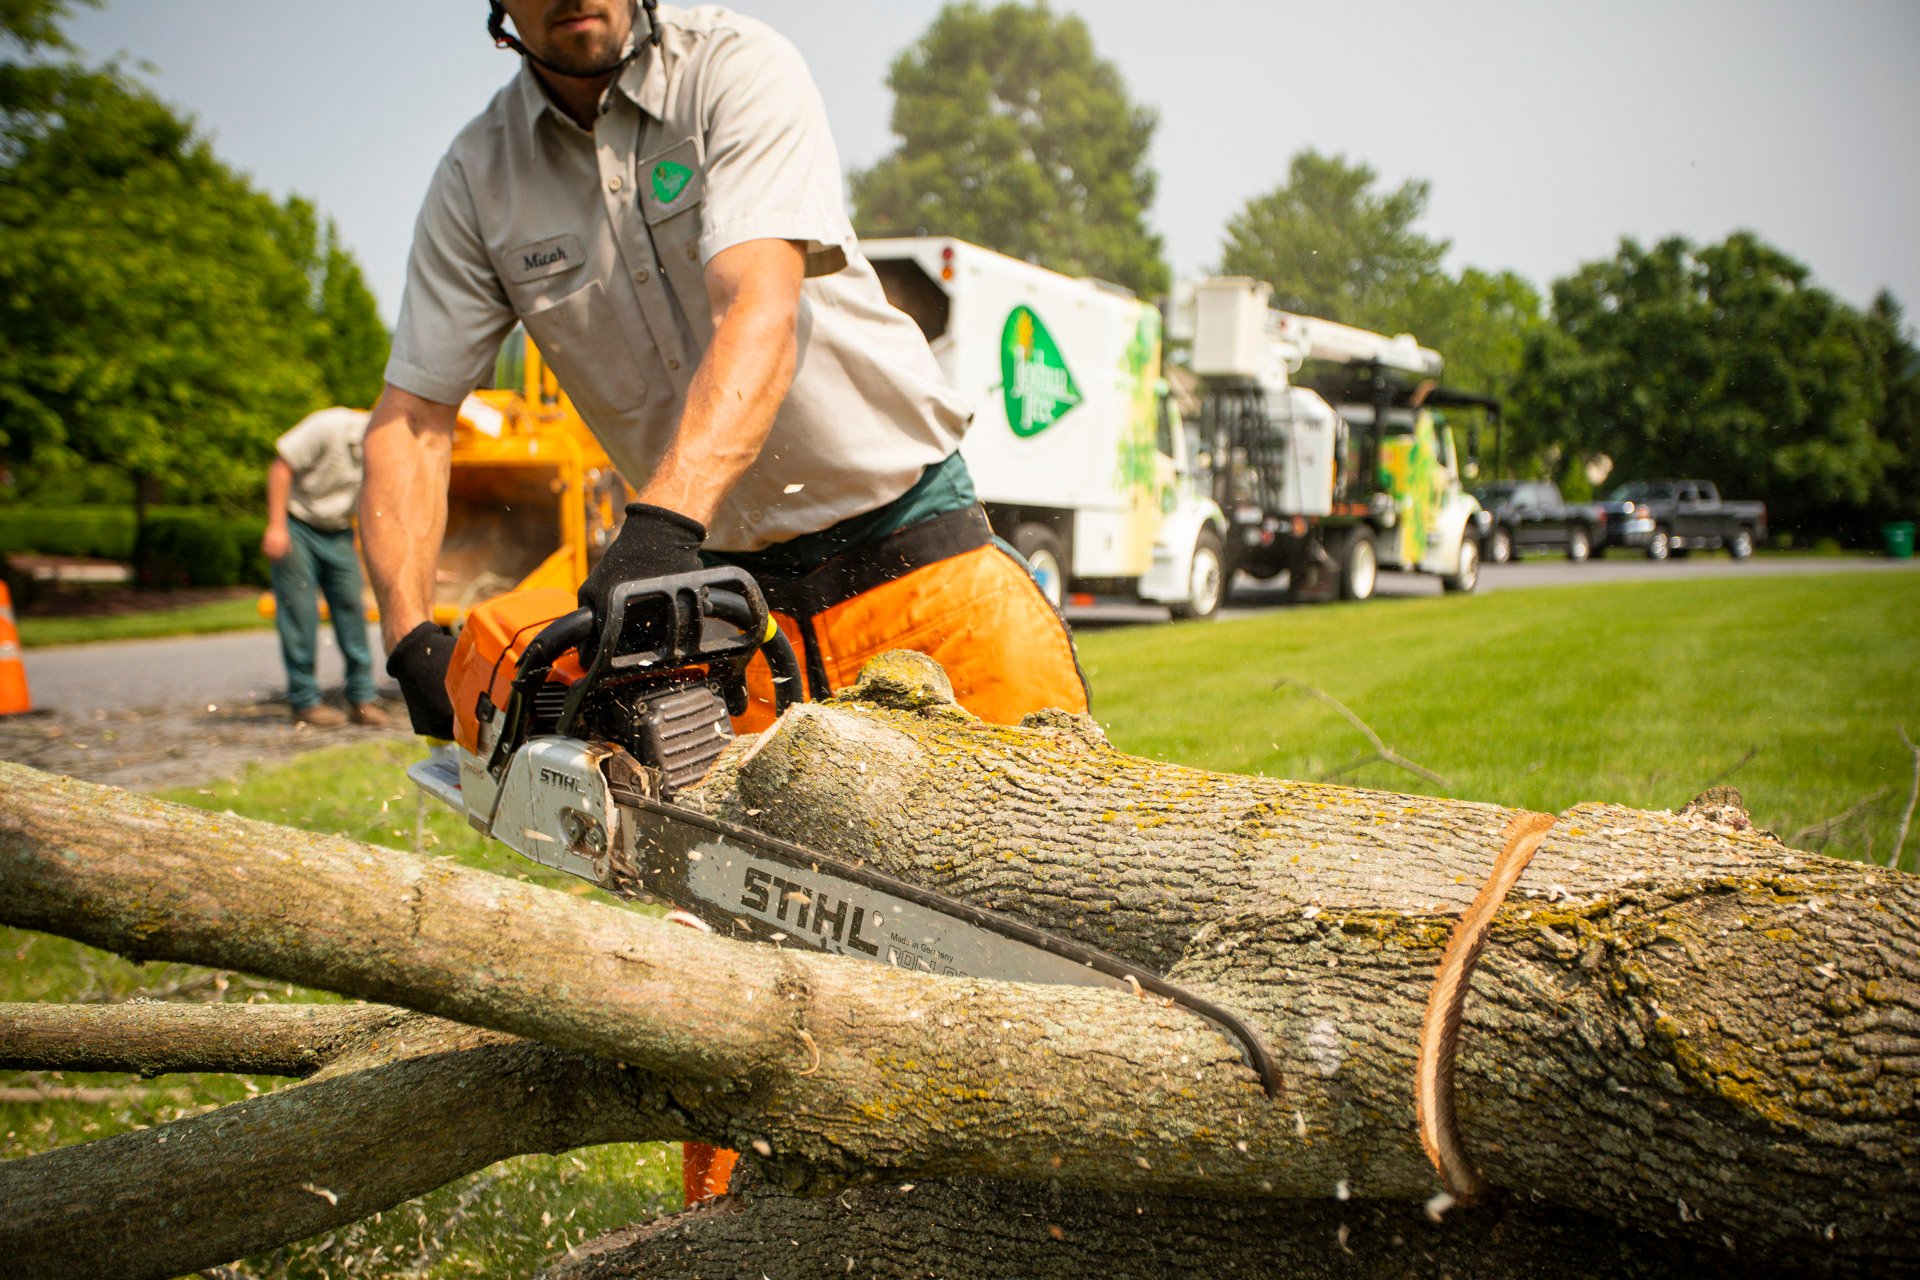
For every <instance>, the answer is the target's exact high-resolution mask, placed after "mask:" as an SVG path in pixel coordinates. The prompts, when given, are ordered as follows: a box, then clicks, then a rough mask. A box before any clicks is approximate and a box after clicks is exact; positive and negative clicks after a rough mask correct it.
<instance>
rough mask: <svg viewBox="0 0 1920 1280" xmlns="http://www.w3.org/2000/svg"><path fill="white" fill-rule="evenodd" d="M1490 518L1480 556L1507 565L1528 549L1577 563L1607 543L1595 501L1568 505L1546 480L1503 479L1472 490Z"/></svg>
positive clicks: (1603, 515) (1602, 514)
mask: <svg viewBox="0 0 1920 1280" xmlns="http://www.w3.org/2000/svg"><path fill="white" fill-rule="evenodd" d="M1473 496H1474V497H1476V498H1478V499H1480V505H1481V506H1483V507H1485V508H1486V509H1487V513H1488V515H1489V516H1490V517H1491V519H1490V521H1489V522H1488V524H1487V531H1486V532H1485V533H1483V534H1482V535H1480V558H1481V559H1482V560H1485V561H1486V562H1487V563H1488V564H1505V563H1506V562H1507V561H1509V560H1514V559H1518V558H1519V557H1520V556H1523V555H1525V554H1526V553H1527V552H1529V551H1559V552H1562V553H1564V554H1565V555H1566V557H1567V559H1569V560H1572V561H1574V562H1575V563H1576V564H1577V563H1579V562H1580V561H1582V560H1585V559H1586V558H1587V556H1588V555H1590V554H1591V553H1592V552H1594V551H1595V550H1597V549H1598V548H1599V547H1600V546H1601V544H1602V543H1603V542H1605V540H1606V529H1607V517H1606V513H1605V512H1603V511H1602V510H1601V509H1600V506H1599V504H1597V503H1592V502H1589V503H1568V502H1564V501H1562V500H1561V498H1560V489H1559V486H1557V485H1554V484H1550V483H1548V482H1546V481H1544V480H1499V481H1496V482H1494V483H1493V484H1489V485H1485V486H1483V487H1481V488H1478V489H1475V490H1474V491H1473Z"/></svg>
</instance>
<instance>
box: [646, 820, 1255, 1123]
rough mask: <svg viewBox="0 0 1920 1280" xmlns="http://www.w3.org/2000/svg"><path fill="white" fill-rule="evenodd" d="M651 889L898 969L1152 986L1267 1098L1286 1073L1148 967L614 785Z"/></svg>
mask: <svg viewBox="0 0 1920 1280" xmlns="http://www.w3.org/2000/svg"><path fill="white" fill-rule="evenodd" d="M611 796H612V799H613V801H614V803H615V804H616V805H618V806H619V808H620V811H621V814H622V817H623V819H624V820H625V821H626V822H627V823H629V824H630V825H631V831H632V835H633V845H632V848H633V853H634V857H635V859H636V861H637V863H638V866H637V868H636V869H637V870H638V872H639V875H640V879H641V881H642V883H643V884H644V885H645V886H646V888H647V891H648V892H649V893H651V894H654V895H656V896H658V897H661V898H664V899H666V900H667V901H669V902H672V903H673V904H674V905H676V906H679V907H683V908H685V909H687V910H689V911H691V912H693V913H694V914H695V915H697V916H699V917H700V918H701V919H703V920H705V921H706V922H707V923H708V924H710V925H712V926H714V927H715V928H716V929H721V930H728V931H731V932H733V933H734V934H736V935H738V936H744V937H748V938H751V939H754V940H756V941H761V942H772V943H776V944H780V945H785V946H795V947H801V948H805V949H807V950H810V951H823V952H827V953H829V954H833V955H844V956H856V957H861V958H864V959H868V960H877V961H879V962H881V963H883V964H889V965H892V966H894V967H895V968H899V969H915V970H919V971H921V972H923V973H933V974H947V975H954V976H961V977H969V978H987V979H997V980H1001V981H1008V982H1038V983H1045V984H1052V985H1065V986H1099V987H1108V988H1111V989H1114V990H1118V991H1131V992H1133V993H1135V994H1136V995H1137V994H1142V993H1145V994H1151V995H1155V996H1159V997H1162V998H1163V999H1166V1000H1169V1001H1172V1002H1173V1003H1175V1004H1178V1005H1180V1006H1181V1007H1183V1008H1185V1009H1189V1010H1191V1011H1192V1012H1194V1013H1196V1014H1198V1015H1199V1016H1200V1017H1202V1018H1204V1019H1206V1020H1207V1022H1209V1023H1210V1024H1212V1025H1213V1027H1214V1028H1215V1029H1216V1030H1218V1031H1220V1032H1221V1033H1222V1034H1224V1035H1225V1036H1227V1038H1228V1039H1230V1040H1232V1041H1233V1042H1234V1043H1235V1044H1237V1045H1238V1046H1239V1047H1240V1051H1241V1054H1242V1056H1243V1057H1244V1058H1245V1059H1246V1062H1247V1065H1248V1066H1249V1067H1251V1068H1252V1069H1253V1071H1254V1073H1255V1074H1256V1075H1258V1076H1259V1077H1260V1083H1261V1086H1262V1087H1263V1088H1265V1090H1266V1092H1267V1096H1268V1097H1270V1098H1277V1097H1279V1096H1280V1093H1281V1082H1280V1073H1279V1071H1278V1069H1277V1068H1276V1067H1275V1066H1274V1063H1273V1059H1272V1056H1271V1055H1270V1054H1268V1052H1267V1049H1266V1046H1265V1045H1263V1044H1262V1043H1261V1042H1260V1038H1259V1036H1257V1035H1255V1034H1254V1032H1253V1029H1252V1028H1251V1027H1249V1026H1248V1025H1247V1024H1246V1023H1245V1022H1243V1021H1242V1020H1241V1019H1240V1018H1239V1017H1237V1016H1236V1015H1234V1014H1233V1013H1231V1012H1229V1011H1228V1010H1226V1009H1223V1008H1221V1007H1220V1006H1219V1005H1216V1004H1214V1003H1213V1002H1211V1001H1209V1000H1204V999H1202V998H1201V997H1199V996H1196V995H1194V994H1193V993H1192V992H1190V991H1186V990H1184V989H1182V988H1180V987H1178V986H1175V985H1174V984H1173V983H1171V982H1168V981H1167V980H1166V979H1165V978H1163V977H1161V976H1160V975H1159V974H1157V973H1154V972H1153V971H1152V970H1150V969H1143V968H1141V967H1139V966H1138V965H1133V964H1129V963H1128V962H1127V961H1125V960H1121V959H1119V958H1118V957H1116V956H1112V955H1108V954H1107V953H1106V952H1104V951H1100V950H1097V949H1095V948H1093V947H1088V946H1083V945H1081V944H1080V943H1077V942H1074V941H1071V940H1070V939H1066V938H1061V937H1057V936H1055V935H1053V934H1050V933H1047V932H1046V931H1045V930H1042V929H1037V928H1034V927H1033V926H1032V925H1029V924H1026V923H1023V922H1022V921H1019V920H1015V919H1012V918H1011V917H1008V916H1004V915H1000V914H998V913H997V912H992V911H987V910H983V909H982V908H980V907H976V906H974V905H973V904H971V903H967V902H962V901H960V900H959V899H958V898H952V897H948V896H947V895H946V894H943V893H936V892H934V891H933V890H930V889H924V888H922V887H920V886H918V885H913V884H908V883H907V882H905V881H903V880H897V879H895V878H894V877H892V876H889V875H886V874H884V873H881V872H878V871H874V870H871V869H869V868H866V867H859V866H852V865H849V864H847V863H844V862H839V861H836V860H834V859H831V858H825V857H822V856H821V855H819V854H818V853H814V852H812V851H811V850H808V849H805V848H802V847H801V846H799V845H796V844H790V843H788V842H787V841H784V840H780V839H777V838H775V837H772V836H767V835H762V834H761V833H759V832H757V831H752V830H749V829H747V828H745V827H739V826H735V825H733V824H732V823H727V822H722V821H719V820H717V819H715V818H711V817H708V816H707V815H705V814H702V813H696V812H694V811H692V810H690V809H682V808H679V807H677V806H675V805H671V804H664V803H662V802H660V801H658V800H655V799H652V798H651V797H649V796H646V795H644V794H642V793H640V792H638V791H634V790H631V789H629V788H625V787H620V786H615V787H613V788H611Z"/></svg>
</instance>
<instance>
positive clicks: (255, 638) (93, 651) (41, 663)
mask: <svg viewBox="0 0 1920 1280" xmlns="http://www.w3.org/2000/svg"><path fill="white" fill-rule="evenodd" d="M368 639H369V643H370V644H371V646H372V648H373V652H374V654H375V655H376V657H375V662H376V663H377V662H379V661H380V658H379V657H378V655H380V654H381V653H383V652H384V650H383V649H382V648H381V647H380V629H379V628H378V627H377V626H374V627H369V628H368ZM26 664H27V685H28V687H29V689H31V690H32V693H33V703H34V706H35V707H37V708H41V709H44V710H48V711H54V712H58V713H60V714H62V715H91V714H93V713H94V712H96V711H104V712H108V713H116V714H117V713H119V712H123V711H133V710H141V709H145V708H149V707H161V706H181V705H186V706H199V707H202V708H203V709H204V708H206V707H220V708H227V707H233V708H240V707H246V706H252V705H254V704H255V703H259V702H265V701H271V700H274V699H280V698H284V697H285V696H286V691H287V673H286V669H285V668H284V667H282V666H281V665H280V641H279V638H278V637H277V636H276V635H275V634H274V633H273V632H272V631H235V632H230V633H228V634H226V635H214V636H180V637H177V638H174V639H169V640H126V641H121V642H118V643H114V644H86V645H72V646H57V647H54V648H50V649H28V650H27V651H26ZM319 676H320V687H321V688H323V689H338V688H339V686H340V685H341V684H342V683H344V681H345V680H346V668H345V667H344V666H343V665H342V663H341V660H340V646H339V645H337V644H335V643H334V639H333V632H332V631H331V630H327V629H324V628H323V629H322V632H321V636H320V662H319ZM380 679H381V680H382V681H383V682H384V681H385V679H386V677H385V676H384V674H383V675H381V676H380ZM382 692H383V693H387V694H393V693H394V692H395V691H394V690H393V689H391V688H387V689H383V690H382Z"/></svg>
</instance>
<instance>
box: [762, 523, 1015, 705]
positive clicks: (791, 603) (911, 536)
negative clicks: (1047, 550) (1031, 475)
mask: <svg viewBox="0 0 1920 1280" xmlns="http://www.w3.org/2000/svg"><path fill="white" fill-rule="evenodd" d="M992 541H993V528H992V526H990V525H989V524H988V523H987V513H986V512H985V511H983V510H981V509H980V508H979V507H978V506H973V507H966V508H963V509H961V510H959V511H948V512H946V513H944V514H942V515H937V516H933V517H930V518H929V519H926V520H922V521H920V522H919V523H918V524H910V525H908V526H907V527H906V528H904V529H896V530H894V531H893V532H892V533H890V534H888V535H887V536H886V537H884V538H881V539H879V540H878V541H875V542H862V543H860V544H858V545H856V546H851V547H848V548H847V549H846V550H845V551H842V552H841V553H840V554H839V555H837V556H835V557H833V559H831V560H829V561H827V562H826V563H825V564H823V565H821V566H820V567H819V568H817V569H814V570H812V571H811V572H809V573H801V574H773V573H759V572H756V573H755V574H754V575H753V576H754V579H755V580H756V581H757V582H759V584H760V590H761V593H762V594H763V595H765V596H766V598H767V607H768V608H770V609H772V610H773V611H774V612H775V613H784V614H786V615H787V616H788V617H791V618H796V619H798V620H799V622H800V624H801V625H800V634H801V640H802V644H803V646H804V647H805V649H806V654H807V683H808V684H809V685H811V686H812V687H813V694H812V696H813V697H814V698H816V699H818V698H824V697H826V695H827V684H828V682H827V665H826V662H825V661H824V660H823V659H822V658H821V656H820V646H819V643H818V641H817V639H816V638H815V636H814V631H813V620H814V619H815V618H816V617H818V616H819V615H821V614H823V613H825V612H826V611H827V610H829V609H832V608H834V607H835V606H837V605H842V604H845V603H846V602H847V601H849V600H852V599H854V598H855V597H856V596H863V595H865V594H866V593H867V592H869V591H871V590H873V589H874V588H875V587H879V586H883V585H885V584H886V583H889V582H892V581H894V580H895V579H897V578H904V577H905V576H907V575H908V574H909V573H912V572H913V571H914V570H916V569H924V568H926V567H927V566H928V565H930V564H938V563H939V562H940V561H942V560H951V559H952V558H953V557H954V556H958V555H965V554H966V553H967V552H969V551H977V550H979V549H980V548H981V547H984V546H986V545H988V544H989V543H990V542H992Z"/></svg>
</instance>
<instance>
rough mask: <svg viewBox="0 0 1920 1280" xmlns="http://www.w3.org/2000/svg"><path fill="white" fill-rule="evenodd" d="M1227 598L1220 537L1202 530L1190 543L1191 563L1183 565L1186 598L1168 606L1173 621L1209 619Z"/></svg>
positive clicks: (1224, 560) (1207, 530) (1224, 565)
mask: <svg viewBox="0 0 1920 1280" xmlns="http://www.w3.org/2000/svg"><path fill="white" fill-rule="evenodd" d="M1226 598H1227V562H1226V556H1225V555H1224V554H1222V552H1221V550H1220V535H1219V534H1217V533H1215V532H1214V531H1213V530H1211V529H1202V530H1201V531H1200V537H1199V539H1198V540H1197V541H1196V542H1195V543H1194V544H1193V563H1192V564H1190V565H1188V566H1187V598H1186V599H1185V600H1182V601H1181V602H1180V603H1179V604H1176V605H1174V606H1172V613H1173V616H1174V617H1176V618H1211V617H1212V616H1213V615H1214V614H1216V613H1218V612H1220V604H1221V602H1222V601H1223V600H1225V599H1226Z"/></svg>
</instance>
